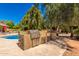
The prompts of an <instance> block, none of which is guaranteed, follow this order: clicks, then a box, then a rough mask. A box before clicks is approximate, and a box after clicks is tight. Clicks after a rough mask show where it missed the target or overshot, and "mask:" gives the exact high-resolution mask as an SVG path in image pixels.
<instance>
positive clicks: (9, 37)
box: [2, 35, 19, 40]
mask: <svg viewBox="0 0 79 59" xmlns="http://www.w3.org/2000/svg"><path fill="white" fill-rule="evenodd" d="M2 38H5V39H8V40H18V39H19V36H18V35H10V36H4V37H2Z"/></svg>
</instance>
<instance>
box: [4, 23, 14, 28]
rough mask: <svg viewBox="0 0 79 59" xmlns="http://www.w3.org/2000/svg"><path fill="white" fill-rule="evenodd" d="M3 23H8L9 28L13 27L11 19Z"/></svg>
mask: <svg viewBox="0 0 79 59" xmlns="http://www.w3.org/2000/svg"><path fill="white" fill-rule="evenodd" d="M5 23H6V25H8V27H9V28H10V29H13V26H14V23H13V21H6V22H5Z"/></svg>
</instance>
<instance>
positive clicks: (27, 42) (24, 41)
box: [18, 30, 48, 50]
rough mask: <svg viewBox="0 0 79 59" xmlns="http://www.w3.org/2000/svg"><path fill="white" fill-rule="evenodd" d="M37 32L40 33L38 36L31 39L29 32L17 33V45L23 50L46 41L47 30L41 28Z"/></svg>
mask: <svg viewBox="0 0 79 59" xmlns="http://www.w3.org/2000/svg"><path fill="white" fill-rule="evenodd" d="M39 33H40V38H37V39H31V37H30V34H29V33H25V34H23V35H22V34H21V33H19V36H20V38H19V41H18V45H19V47H20V48H21V49H23V50H25V49H28V48H31V47H35V46H38V45H40V44H43V43H46V42H47V41H48V39H47V30H41V31H39Z"/></svg>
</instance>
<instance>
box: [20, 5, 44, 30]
mask: <svg viewBox="0 0 79 59" xmlns="http://www.w3.org/2000/svg"><path fill="white" fill-rule="evenodd" d="M42 19H43V17H42V16H41V13H40V11H39V10H38V9H37V8H36V7H35V6H32V8H31V9H30V10H29V11H28V12H27V13H26V15H25V16H24V17H23V20H22V21H21V23H20V24H21V25H22V26H23V27H25V26H26V25H27V27H28V29H41V28H42V26H41V24H42Z"/></svg>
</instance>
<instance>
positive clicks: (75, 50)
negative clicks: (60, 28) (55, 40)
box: [63, 40, 79, 56]
mask: <svg viewBox="0 0 79 59" xmlns="http://www.w3.org/2000/svg"><path fill="white" fill-rule="evenodd" d="M66 43H67V44H68V45H69V46H70V47H71V48H70V49H69V50H67V51H66V52H65V53H64V54H63V55H64V56H79V41H77V40H67V41H66Z"/></svg>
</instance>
